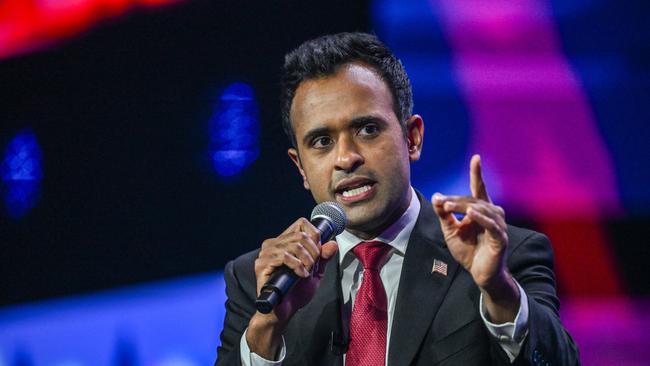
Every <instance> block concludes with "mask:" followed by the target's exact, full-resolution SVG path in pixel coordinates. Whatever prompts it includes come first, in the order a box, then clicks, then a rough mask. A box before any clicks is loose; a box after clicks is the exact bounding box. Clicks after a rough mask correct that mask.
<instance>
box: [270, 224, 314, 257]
mask: <svg viewBox="0 0 650 366" xmlns="http://www.w3.org/2000/svg"><path fill="white" fill-rule="evenodd" d="M277 240H278V244H277V246H278V247H285V246H286V244H284V243H287V244H288V243H291V242H298V243H300V244H302V246H303V247H305V249H307V251H308V252H309V254H310V255H311V257H312V258H313V259H316V258H318V257H319V256H320V245H318V244H317V242H314V241H313V240H312V237H311V236H310V235H309V234H308V233H306V232H304V231H298V232H293V233H287V234H282V235H280V236H279V237H278V238H277Z"/></svg>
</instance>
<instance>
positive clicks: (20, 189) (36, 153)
mask: <svg viewBox="0 0 650 366" xmlns="http://www.w3.org/2000/svg"><path fill="white" fill-rule="evenodd" d="M0 172H1V174H2V182H3V187H2V188H3V189H2V195H3V198H4V202H5V207H6V208H7V212H8V213H9V216H11V217H13V218H20V217H22V216H24V215H25V214H26V213H27V212H28V211H29V210H30V209H31V208H32V207H34V205H35V204H36V202H37V201H38V197H39V190H40V182H41V179H42V178H43V171H42V168H41V149H40V147H39V146H38V142H37V141H36V135H34V133H33V132H32V131H31V130H30V129H25V130H22V131H20V132H18V133H17V134H16V136H14V138H13V139H12V140H11V141H10V142H9V144H8V145H7V148H6V150H5V155H4V159H3V161H2V166H1V168H0Z"/></svg>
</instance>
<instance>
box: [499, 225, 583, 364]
mask: <svg viewBox="0 0 650 366" xmlns="http://www.w3.org/2000/svg"><path fill="white" fill-rule="evenodd" d="M514 244H515V245H516V246H515V247H513V250H512V252H511V253H510V255H509V258H508V268H509V270H510V272H511V273H512V274H513V276H514V277H515V279H516V280H517V282H519V284H520V285H521V287H522V288H523V289H524V291H526V294H527V296H528V309H529V315H528V334H527V336H526V340H525V342H524V344H523V347H522V349H521V351H520V352H519V355H518V356H517V358H516V359H515V360H514V362H513V364H514V365H535V366H547V365H553V366H576V365H580V359H579V355H578V348H577V346H576V344H575V343H574V341H573V339H572V338H571V336H570V335H569V333H568V332H567V331H566V330H565V329H564V327H563V326H562V323H561V321H560V316H559V307H560V302H559V299H558V297H557V293H556V288H555V275H554V273H553V267H554V259H553V251H552V248H551V243H550V241H549V240H548V238H547V237H546V236H545V235H542V234H539V233H535V232H533V233H531V234H530V235H528V236H527V237H525V238H524V239H523V240H521V241H520V242H519V243H514ZM493 343H495V342H493ZM492 353H493V356H495V357H496V358H499V359H500V361H503V360H504V358H503V357H504V356H505V353H504V352H503V351H502V350H501V349H500V347H494V345H493V347H492ZM506 360H507V358H506ZM508 361H509V360H508ZM500 363H504V364H505V362H500ZM508 363H509V362H508Z"/></svg>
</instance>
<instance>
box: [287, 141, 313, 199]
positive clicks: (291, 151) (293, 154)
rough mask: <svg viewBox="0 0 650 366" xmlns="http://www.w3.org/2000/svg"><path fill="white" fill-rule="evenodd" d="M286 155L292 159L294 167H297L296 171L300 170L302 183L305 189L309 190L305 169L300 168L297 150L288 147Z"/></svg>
mask: <svg viewBox="0 0 650 366" xmlns="http://www.w3.org/2000/svg"><path fill="white" fill-rule="evenodd" d="M287 155H289V158H290V159H291V161H293V164H294V165H295V166H296V168H298V172H300V175H301V176H302V185H303V186H304V187H305V189H306V190H309V182H307V176H306V175H305V171H304V170H303V169H302V163H301V162H300V156H299V155H298V150H296V149H294V148H290V149H289V150H288V151H287Z"/></svg>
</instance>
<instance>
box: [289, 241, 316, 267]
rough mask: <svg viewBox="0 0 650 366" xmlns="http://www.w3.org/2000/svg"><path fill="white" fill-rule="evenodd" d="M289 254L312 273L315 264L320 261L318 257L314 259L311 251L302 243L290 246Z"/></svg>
mask: <svg viewBox="0 0 650 366" xmlns="http://www.w3.org/2000/svg"><path fill="white" fill-rule="evenodd" d="M287 253H289V254H291V255H292V256H294V257H296V258H298V259H299V260H300V261H301V262H302V265H303V266H305V268H307V270H308V271H310V272H311V269H312V268H313V267H314V263H316V260H317V259H318V257H316V258H314V257H312V256H311V254H309V251H308V250H307V249H305V247H304V246H303V245H302V244H300V243H291V244H289V246H288V248H287Z"/></svg>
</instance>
